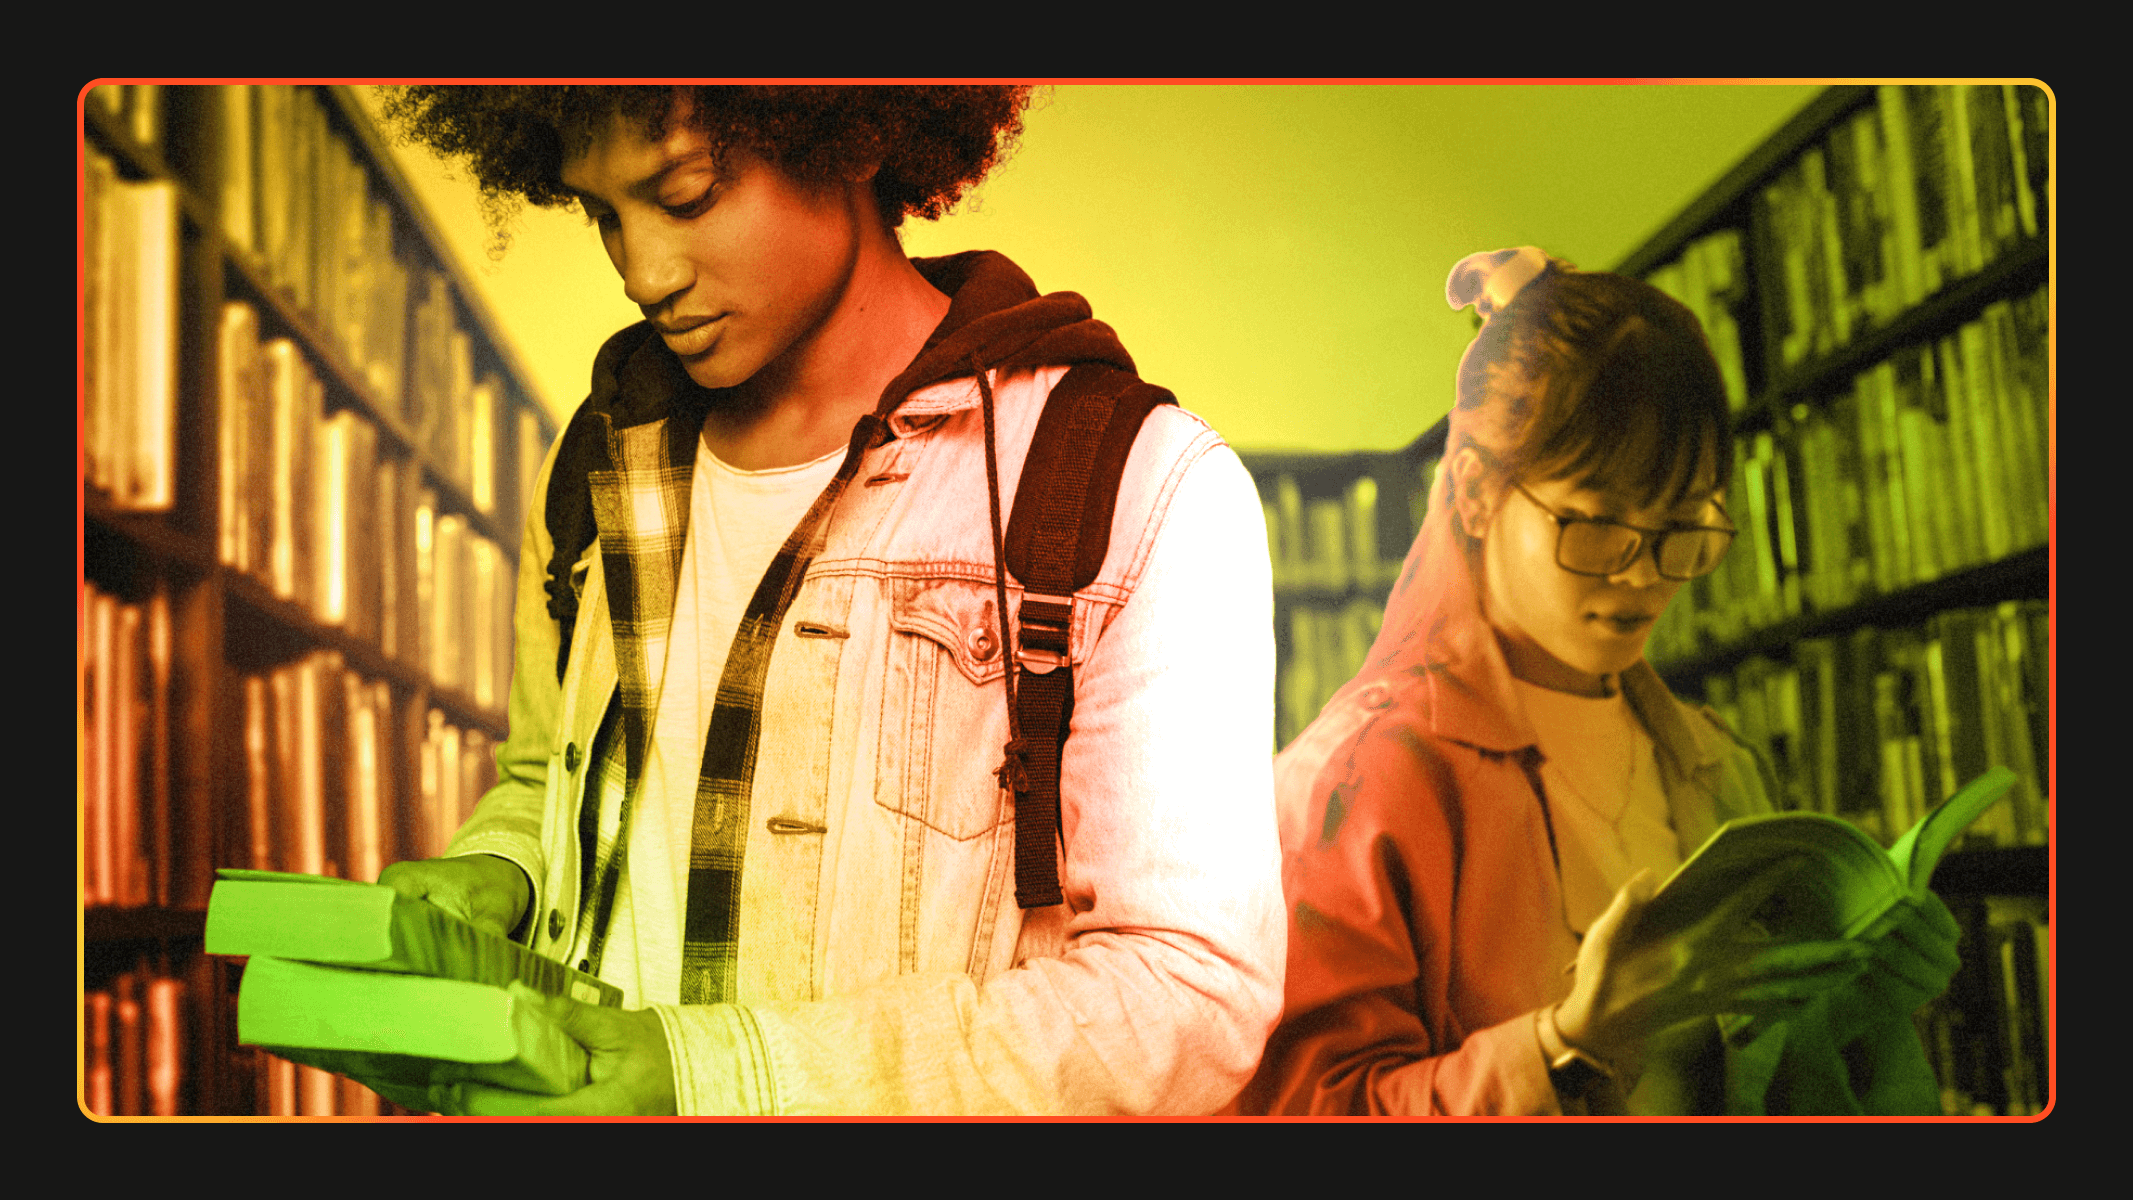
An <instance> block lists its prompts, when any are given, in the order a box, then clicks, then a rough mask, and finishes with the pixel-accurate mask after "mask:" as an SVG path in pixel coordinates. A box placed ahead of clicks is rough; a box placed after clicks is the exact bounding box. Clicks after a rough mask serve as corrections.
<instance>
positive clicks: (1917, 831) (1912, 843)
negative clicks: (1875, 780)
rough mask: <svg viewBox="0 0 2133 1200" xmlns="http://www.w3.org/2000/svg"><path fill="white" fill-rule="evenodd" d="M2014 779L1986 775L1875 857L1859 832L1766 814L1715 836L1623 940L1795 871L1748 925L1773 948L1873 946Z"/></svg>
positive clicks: (1664, 930)
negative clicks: (1785, 867) (1789, 863)
mask: <svg viewBox="0 0 2133 1200" xmlns="http://www.w3.org/2000/svg"><path fill="white" fill-rule="evenodd" d="M2014 783H2015V773H2014V772H2013V771H2010V770H2008V769H2007V768H2006V767H1994V768H1992V769H1991V770H1989V771H1987V772H1985V773H1984V774H1983V775H1980V776H1978V777H1977V778H1976V779H1973V780H1971V781H1970V782H1969V783H1968V784H1966V785H1965V786H1964V787H1963V788H1962V789H1961V790H1959V791H1957V792H1956V793H1955V794H1954V795H1953V796H1950V797H1948V798H1947V799H1946V800H1943V801H1942V802H1941V803H1939V804H1938V805H1936V806H1934V808H1933V810H1932V811H1931V812H1928V813H1927V814H1926V815H1925V816H1924V817H1922V818H1920V819H1919V822H1918V824H1916V825H1914V826H1912V827H1911V828H1910V830H1909V831H1907V832H1906V833H1905V834H1904V835H1903V836H1902V837H1901V838H1898V839H1897V840H1896V844H1895V845H1894V846H1892V847H1890V848H1889V849H1887V850H1883V849H1882V848H1881V847H1880V846H1879V845H1877V844H1876V843H1875V841H1874V839H1872V838H1871V837H1868V836H1867V835H1866V834H1865V833H1864V832H1862V831H1861V830H1860V829H1859V828H1858V827H1857V826H1855V825H1853V824H1851V823H1850V822H1848V821H1844V820H1840V819H1839V818H1836V817H1832V816H1827V815H1825V814H1822V813H1805V812H1796V813H1765V814H1761V815H1758V816H1752V817H1740V818H1737V819H1735V820H1731V821H1728V822H1726V823H1725V824H1724V825H1722V826H1720V827H1719V829H1718V832H1716V833H1714V834H1712V835H1711V837H1710V839H1709V840H1708V841H1706V842H1704V844H1703V846H1702V847H1701V848H1699V849H1698V850H1697V851H1696V853H1695V854H1692V855H1690V856H1689V859H1688V861H1686V862H1684V863H1682V864H1681V866H1680V867H1679V868H1678V869H1677V870H1675V872H1674V873H1673V874H1672V875H1671V876H1669V877H1668V878H1667V881H1666V882H1665V883H1664V884H1662V885H1661V886H1660V888H1659V891H1658V893H1657V894H1656V895H1654V896H1653V897H1652V899H1651V902H1650V903H1649V904H1648V905H1646V906H1645V909H1644V912H1643V913H1642V914H1641V915H1640V917H1639V918H1638V922H1637V925H1636V927H1635V929H1634V930H1633V931H1632V933H1631V937H1632V938H1634V939H1637V940H1640V941H1641V940H1643V939H1646V938H1654V937H1664V936H1666V935H1668V934H1671V933H1676V932H1679V931H1680V930H1682V929H1686V928H1687V927H1689V926H1690V925H1693V924H1695V923H1696V921H1697V920H1698V919H1700V918H1702V917H1703V916H1705V915H1706V914H1708V913H1710V912H1712V911H1713V910H1714V909H1716V908H1718V907H1719V906H1720V905H1721V904H1723V903H1724V902H1725V901H1726V899H1727V898H1728V897H1730V896H1732V895H1733V894H1734V893H1735V892H1736V891H1737V890H1738V889H1740V888H1742V887H1744V886H1746V885H1747V884H1748V883H1749V881H1751V880H1753V879H1755V878H1756V877H1758V876H1759V875H1761V874H1762V873H1763V872H1764V871H1766V870H1770V869H1772V868H1775V867H1777V866H1778V864H1780V863H1782V862H1784V861H1786V860H1793V861H1794V863H1795V864H1796V866H1795V869H1794V870H1793V872H1792V874H1791V875H1789V876H1787V877H1786V878H1785V880H1784V882H1783V883H1782V884H1780V885H1779V886H1778V888H1777V890H1776V891H1774V892H1773V893H1772V894H1771V896H1770V898H1769V899H1768V900H1766V901H1764V902H1763V904H1762V905H1761V906H1760V907H1759V908H1757V909H1756V911H1755V914H1754V917H1753V920H1754V922H1755V923H1756V924H1757V925H1759V926H1761V928H1762V930H1763V931H1764V932H1765V933H1766V934H1767V935H1768V936H1770V937H1771V938H1772V939H1774V940H1777V941H1786V942H1795V941H1834V940H1837V939H1841V938H1859V937H1871V936H1873V935H1874V934H1875V933H1876V932H1877V930H1878V929H1879V927H1880V926H1881V924H1882V920H1883V918H1884V917H1886V916H1887V915H1888V914H1889V913H1890V912H1891V911H1893V910H1894V909H1895V908H1896V906H1897V905H1899V904H1902V903H1903V902H1904V901H1905V900H1906V899H1908V898H1909V897H1910V896H1911V895H1913V894H1914V893H1919V892H1923V891H1925V890H1926V885H1927V884H1928V883H1929V882H1930V881H1931V880H1932V878H1933V868H1934V867H1936V866H1938V865H1939V864H1940V858H1941V855H1942V854H1943V853H1944V852H1945V851H1946V850H1947V848H1948V845H1949V843H1951V842H1953V841H1954V840H1955V838H1956V835H1958V834H1960V833H1961V832H1962V831H1963V830H1964V829H1965V828H1967V827H1969V825H1970V823H1971V822H1972V821H1975V820H1977V818H1978V817H1979V816H1980V815H1982V814H1983V813H1984V811H1985V810H1986V809H1988V808H1990V807H1992V805H1993V803H1994V802H1995V801H1997V800H1999V799H2000V797H2002V796H2004V795H2006V794H2007V791H2008V789H2010V788H2012V787H2013V786H2014Z"/></svg>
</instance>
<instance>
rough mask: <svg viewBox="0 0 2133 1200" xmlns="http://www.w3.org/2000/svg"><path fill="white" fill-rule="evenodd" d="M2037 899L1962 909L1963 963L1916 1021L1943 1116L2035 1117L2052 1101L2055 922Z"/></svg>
mask: <svg viewBox="0 0 2133 1200" xmlns="http://www.w3.org/2000/svg"><path fill="white" fill-rule="evenodd" d="M2049 918H2050V914H2049V913H2048V911H2047V910H2046V906H2045V902H2044V899H2043V897H2041V896H1989V897H1985V898H1984V899H1983V901H1982V902H1981V903H1980V904H1978V905H1977V906H1976V907H1975V908H1969V907H1968V906H1965V907H1964V908H1963V909H1959V910H1958V919H1959V920H1962V924H1963V933H1962V939H1961V940H1960V942H1958V944H1957V947H1956V952H1957V953H1958V954H1959V955H1960V956H1961V958H1962V966H1961V968H1959V969H1958V971H1957V972H1956V976H1955V978H1954V979H1953V980H1951V981H1950V983H1949V985H1948V993H1947V994H1946V995H1945V996H1944V997H1942V999H1940V1000H1939V1001H1937V1002H1935V1003H1933V1004H1931V1005H1928V1006H1927V1007H1926V1009H1925V1010H1924V1011H1923V1012H1922V1013H1920V1014H1919V1018H1918V1022H1919V1032H1920V1034H1921V1035H1922V1037H1923V1040H1924V1042H1925V1046H1926V1055H1927V1058H1928V1059H1929V1060H1930V1061H1931V1062H1932V1064H1933V1071H1934V1074H1935V1075H1936V1076H1937V1077H1938V1078H1939V1080H1940V1088H1941V1111H1942V1113H1943V1114H1944V1115H1947V1116H1966V1117H1967V1116H1981V1117H1989V1116H2010V1117H2018V1116H2032V1115H2035V1114H2037V1113H2041V1112H2043V1111H2044V1109H2045V1106H2046V1105H2047V1104H2049V1103H2050V1101H2051V1095H2052V1089H2051V1063H2052V1055H2051V1044H2050V1034H2051V1027H2052V1022H2051V1011H2052V1009H2051V996H2052V970H2051V958H2052V954H2051V946H2052V936H2051V924H2050V919H2049Z"/></svg>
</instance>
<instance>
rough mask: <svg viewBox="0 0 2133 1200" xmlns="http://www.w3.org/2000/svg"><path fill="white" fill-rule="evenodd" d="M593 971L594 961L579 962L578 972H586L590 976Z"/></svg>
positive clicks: (582, 960)
mask: <svg viewBox="0 0 2133 1200" xmlns="http://www.w3.org/2000/svg"><path fill="white" fill-rule="evenodd" d="M592 969H593V960H591V959H589V958H581V959H579V960H578V970H580V971H583V972H585V973H586V974H587V975H590V974H592Z"/></svg>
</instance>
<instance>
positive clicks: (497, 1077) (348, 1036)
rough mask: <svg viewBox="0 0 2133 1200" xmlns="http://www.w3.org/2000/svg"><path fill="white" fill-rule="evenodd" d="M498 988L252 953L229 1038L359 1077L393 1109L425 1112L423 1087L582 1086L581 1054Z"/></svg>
mask: <svg viewBox="0 0 2133 1200" xmlns="http://www.w3.org/2000/svg"><path fill="white" fill-rule="evenodd" d="M542 999H543V997H542V996H541V994H540V993H538V992H536V991H534V990H533V989H531V988H529V987H527V986H526V985H525V984H523V983H519V982H517V981H516V980H514V981H512V982H511V983H510V985H509V986H508V987H492V986H490V985H488V984H484V983H468V982H464V981H462V980H457V979H434V978H431V977H429V976H425V975H399V974H393V973H391V972H385V971H364V970H356V969H353V968H348V967H329V966H320V965H317V964H314V963H302V962H289V961H286V960H283V959H279V958H262V957H254V958H253V959H252V960H251V961H250V962H248V963H246V964H245V970H244V981H243V982H242V984H240V985H239V987H238V991H237V1040H238V1041H239V1042H240V1043H242V1044H244V1045H248V1046H259V1047H262V1048H264V1049H266V1050H267V1051H269V1052H270V1053H273V1054H277V1055H280V1056H281V1057H283V1058H287V1059H290V1060H292V1061H295V1062H299V1063H304V1064H306V1065H308V1066H313V1067H319V1068H322V1069H324V1070H328V1071H332V1072H335V1073H336V1074H341V1075H347V1076H349V1077H351V1078H354V1079H358V1080H361V1081H362V1082H363V1083H364V1084H365V1085H367V1086H369V1087H370V1088H371V1089H372V1090H373V1091H375V1092H377V1093H378V1094H379V1095H381V1096H384V1097H385V1098H386V1099H388V1100H391V1101H393V1102H394V1103H396V1104H400V1105H403V1106H405V1107H408V1108H412V1109H416V1110H418V1111H427V1110H429V1109H431V1108H432V1107H433V1105H432V1103H431V1101H430V1098H429V1095H430V1088H431V1086H432V1085H434V1084H445V1083H456V1082H460V1081H474V1082H480V1083H487V1084H493V1085H495V1086H497V1087H505V1088H512V1089H514V1090H517V1091H521V1092H539V1093H544V1094H547V1095H556V1096H561V1095H567V1094H569V1093H571V1092H574V1091H576V1090H578V1089H579V1088H581V1087H583V1086H585V1084H586V1082H587V1081H588V1079H589V1075H588V1064H589V1060H588V1059H587V1057H586V1054H585V1049H584V1047H582V1046H580V1045H578V1043H577V1041H576V1040H575V1039H573V1038H572V1037H571V1036H570V1035H569V1034H567V1033H565V1032H564V1031H563V1029H562V1027H561V1026H560V1025H559V1024H557V1023H556V1022H555V1020H554V1019H553V1018H551V1017H550V1016H549V1015H548V1012H547V1010H546V1009H545V1008H543V1007H542V1003H541V1002H542Z"/></svg>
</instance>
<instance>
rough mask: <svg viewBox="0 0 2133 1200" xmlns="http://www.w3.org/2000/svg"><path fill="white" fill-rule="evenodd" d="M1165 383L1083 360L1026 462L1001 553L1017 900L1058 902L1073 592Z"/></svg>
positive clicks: (1055, 394) (1052, 403)
mask: <svg viewBox="0 0 2133 1200" xmlns="http://www.w3.org/2000/svg"><path fill="white" fill-rule="evenodd" d="M1175 403H1177V400H1176V398H1175V397H1173V396H1172V395H1171V394H1170V393H1169V392H1168V391H1165V390H1164V389H1162V388H1159V387H1156V386H1154V385H1153V384H1149V383H1144V382H1142V381H1141V380H1140V379H1139V378H1138V377H1137V376H1135V375H1134V374H1133V373H1132V372H1131V371H1127V370H1122V369H1120V368H1118V367H1114V366H1111V365H1109V364H1105V363H1093V362H1091V363H1081V364H1079V365H1077V366H1075V367H1073V368H1072V369H1071V370H1069V371H1068V372H1067V373H1066V376H1065V377H1064V378H1062V379H1061V380H1060V381H1059V384H1058V386H1056V387H1054V388H1053V389H1052V393H1051V395H1050V396H1049V397H1048V398H1047V399H1046V400H1045V405H1044V413H1043V415H1042V416H1040V417H1039V418H1038V420H1037V430H1036V433H1035V434H1034V435H1033V436H1032V437H1031V439H1030V446H1029V454H1028V456H1027V457H1026V458H1024V459H1023V465H1022V479H1021V481H1020V482H1019V483H1018V484H1016V487H1015V505H1014V511H1013V516H1012V518H1011V519H1010V520H1009V522H1008V526H1007V537H1006V548H1005V553H1004V558H1005V560H1006V562H1005V565H1006V567H1007V570H1008V571H1009V572H1010V573H1011V574H1013V576H1014V577H1015V578H1016V579H1018V580H1020V581H1021V583H1022V607H1021V626H1022V632H1021V637H1020V645H1019V648H1017V650H1016V653H1015V655H1014V658H1013V661H1012V662H1011V663H1010V664H1009V667H1008V669H1009V670H1010V671H1013V672H1015V673H1016V674H1017V675H1018V676H1019V678H1018V680H1017V687H1016V688H1015V690H1014V701H1013V702H1014V704H1015V706H1016V715H1017V718H1018V722H1019V725H1020V738H1021V741H1022V742H1023V745H1024V748H1025V752H1026V758H1025V760H1024V761H1025V763H1026V768H1027V769H1026V772H1025V775H1024V777H1023V778H1018V779H1017V780H1016V782H1017V783H1018V784H1019V783H1021V782H1023V781H1024V779H1025V778H1026V782H1027V785H1028V790H1027V791H1026V792H1025V791H1023V790H1022V789H1021V788H1020V787H1017V788H1016V795H1015V903H1016V904H1018V905H1020V906H1021V907H1023V908H1043V907H1047V906H1049V905H1054V904H1058V903H1060V900H1061V896H1060V891H1059V861H1058V855H1057V849H1056V848H1057V845H1058V837H1059V756H1060V750H1061V748H1062V747H1063V746H1064V744H1065V742H1066V734H1067V722H1068V719H1069V718H1070V717H1071V716H1072V713H1073V708H1074V669H1073V665H1072V664H1071V663H1070V662H1069V661H1068V658H1067V644H1068V634H1069V631H1070V630H1071V628H1072V625H1073V612H1074V593H1076V592H1078V591H1080V590H1081V589H1082V588H1085V587H1087V586H1089V585H1090V584H1091V583H1094V582H1095V581H1096V576H1097V573H1098V572H1099V571H1101V570H1103V564H1104V556H1105V554H1106V553H1107V552H1108V551H1109V550H1110V546H1111V516H1112V513H1113V511H1114V510H1115V509H1116V508H1117V506H1118V484H1119V479H1120V477H1121V476H1122V475H1124V474H1125V470H1126V457H1127V455H1129V454H1130V453H1132V451H1133V441H1134V439H1135V438H1136V437H1138V436H1139V435H1140V430H1141V424H1142V422H1143V421H1145V420H1146V419H1147V416H1148V413H1149V411H1150V410H1152V409H1154V408H1155V406H1157V405H1159V404H1175Z"/></svg>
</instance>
